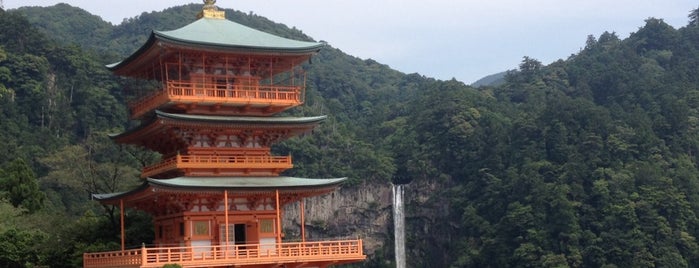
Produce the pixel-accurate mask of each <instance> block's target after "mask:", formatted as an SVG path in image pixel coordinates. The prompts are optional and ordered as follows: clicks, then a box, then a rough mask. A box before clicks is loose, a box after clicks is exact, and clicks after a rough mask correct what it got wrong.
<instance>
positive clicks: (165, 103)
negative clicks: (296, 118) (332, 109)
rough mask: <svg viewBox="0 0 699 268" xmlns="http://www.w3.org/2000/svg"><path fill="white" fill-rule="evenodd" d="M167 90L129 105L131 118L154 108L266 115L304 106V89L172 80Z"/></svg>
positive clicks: (202, 112)
mask: <svg viewBox="0 0 699 268" xmlns="http://www.w3.org/2000/svg"><path fill="white" fill-rule="evenodd" d="M165 85H166V86H165V88H164V89H163V90H159V91H157V92H154V93H153V94H151V95H148V96H145V97H141V98H139V99H138V100H136V101H134V102H132V103H129V108H130V111H131V118H134V119H137V118H141V117H142V116H143V115H145V114H147V113H149V112H151V111H153V110H154V109H167V108H175V109H179V110H184V111H186V112H189V113H201V114H207V113H208V114H212V113H218V114H221V113H227V112H228V113H240V112H241V111H243V112H246V113H247V114H255V115H267V114H273V113H276V112H281V111H283V110H286V109H288V108H291V107H295V106H298V105H301V104H303V87H301V86H281V85H240V84H226V83H217V82H208V83H203V82H192V81H184V80H170V81H167V83H165Z"/></svg>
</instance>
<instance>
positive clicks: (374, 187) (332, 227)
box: [283, 183, 393, 254]
mask: <svg viewBox="0 0 699 268" xmlns="http://www.w3.org/2000/svg"><path fill="white" fill-rule="evenodd" d="M392 198H393V196H392V192H391V185H390V184H389V183H386V184H369V183H363V184H360V185H354V186H347V187H341V188H339V189H338V190H337V191H335V192H333V193H331V194H327V195H323V196H318V197H312V198H307V199H306V200H305V202H306V203H305V216H304V217H305V222H306V239H308V240H315V239H321V238H357V237H359V238H361V239H363V240H364V247H365V252H366V253H368V254H373V252H374V251H375V250H377V249H378V248H380V247H382V246H383V245H384V243H385V242H386V239H387V238H391V239H392V237H393V228H392V223H393V216H392V213H393V211H392ZM284 209H285V211H284V222H283V225H284V232H285V233H286V235H287V238H291V239H294V238H297V237H300V232H301V231H300V230H301V229H300V227H301V224H300V219H301V218H300V214H299V212H300V206H299V204H298V203H295V204H291V205H288V206H286V207H285V208H284Z"/></svg>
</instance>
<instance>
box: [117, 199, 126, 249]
mask: <svg viewBox="0 0 699 268" xmlns="http://www.w3.org/2000/svg"><path fill="white" fill-rule="evenodd" d="M119 214H120V215H119V218H120V219H119V220H120V221H121V223H120V225H121V251H124V249H125V247H124V243H125V241H126V240H125V239H124V236H126V231H124V199H119Z"/></svg>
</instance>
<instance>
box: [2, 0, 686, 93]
mask: <svg viewBox="0 0 699 268" xmlns="http://www.w3.org/2000/svg"><path fill="white" fill-rule="evenodd" d="M60 2H63V3H67V4H69V5H72V6H75V7H79V8H82V9H84V10H86V11H88V12H90V13H92V14H94V15H98V16H100V17H102V18H103V19H104V20H105V21H108V22H111V23H113V24H115V25H116V24H119V23H121V22H122V21H123V20H124V19H126V18H132V17H135V16H138V15H140V14H141V13H143V12H152V11H161V10H163V9H166V8H169V7H173V6H179V5H184V4H190V3H197V4H200V3H202V1H200V0H197V1H195V0H116V1H107V0H59V1H55V0H23V1H20V0H0V3H2V5H3V6H4V8H5V9H13V8H17V7H20V6H52V5H55V4H57V3H60ZM216 5H217V6H219V7H220V8H231V9H235V10H240V11H243V12H245V13H249V12H252V13H254V14H257V15H260V16H263V17H266V18H268V19H270V20H272V21H275V22H278V23H283V24H285V25H286V26H288V27H296V28H297V29H299V30H301V31H303V32H304V33H305V34H307V35H309V36H311V37H312V38H314V39H315V40H317V41H320V40H322V41H326V42H328V44H330V45H331V46H332V47H334V48H338V49H340V50H342V51H343V52H345V53H347V54H349V55H352V56H355V57H358V58H361V59H373V60H376V61H378V62H380V63H382V64H386V65H388V66H390V67H391V68H393V69H396V70H398V71H401V72H404V73H419V74H421V75H424V76H427V77H432V78H436V79H440V80H449V79H452V78H455V79H457V80H460V81H462V82H464V83H467V84H470V83H472V82H475V81H476V80H478V79H480V78H482V77H484V76H487V75H490V74H494V73H498V72H502V71H506V70H511V69H516V68H517V66H518V65H519V63H520V62H521V61H522V58H523V57H524V56H527V57H530V58H533V59H536V60H539V61H541V62H542V63H543V64H549V63H551V62H554V61H556V60H558V59H566V58H568V57H569V56H570V55H572V54H575V53H577V52H579V51H580V49H581V48H582V47H583V46H584V45H585V41H586V40H587V36H589V35H593V36H595V37H599V36H600V34H602V33H604V32H605V31H608V32H614V33H616V34H617V35H618V36H619V37H620V38H626V37H628V36H629V34H630V33H632V32H635V31H637V30H638V29H639V28H640V27H643V26H644V25H645V20H646V19H648V18H657V19H663V20H664V21H665V22H666V23H668V24H669V25H671V26H673V27H674V28H676V29H678V28H681V27H684V26H686V25H687V23H688V21H689V19H688V15H689V12H690V11H691V10H694V9H696V8H699V3H697V1H696V0H585V1H561V0H528V1H522V0H429V1H416V0H352V1H338V0H293V1H292V0H218V1H217V3H216ZM193 16H194V14H193ZM193 19H194V18H193ZM156 30H159V29H156Z"/></svg>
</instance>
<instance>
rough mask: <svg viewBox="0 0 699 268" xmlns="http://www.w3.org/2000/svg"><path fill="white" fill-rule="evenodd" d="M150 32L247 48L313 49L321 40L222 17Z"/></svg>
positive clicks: (194, 42) (174, 38) (188, 41)
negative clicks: (303, 38) (285, 34)
mask: <svg viewBox="0 0 699 268" xmlns="http://www.w3.org/2000/svg"><path fill="white" fill-rule="evenodd" d="M153 34H154V36H155V37H156V38H158V39H161V40H167V41H171V42H174V43H180V44H189V45H201V46H211V47H217V48H222V49H242V50H244V51H250V52H296V53H299V52H301V53H307V52H315V51H317V50H318V49H320V48H321V47H322V46H323V44H322V43H317V42H306V41H298V40H292V39H288V38H284V37H279V36H276V35H273V34H269V33H265V32H262V31H259V30H255V29H253V28H250V27H247V26H244V25H241V24H238V23H235V22H232V21H229V20H225V19H214V18H201V19H199V20H197V21H195V22H193V23H190V24H189V25H187V26H184V27H182V28H179V29H177V30H172V31H154V32H153Z"/></svg>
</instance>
